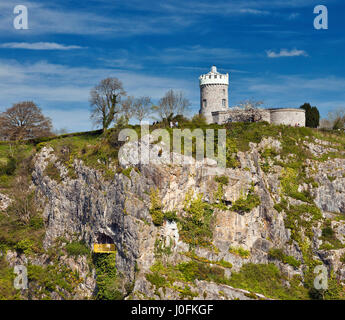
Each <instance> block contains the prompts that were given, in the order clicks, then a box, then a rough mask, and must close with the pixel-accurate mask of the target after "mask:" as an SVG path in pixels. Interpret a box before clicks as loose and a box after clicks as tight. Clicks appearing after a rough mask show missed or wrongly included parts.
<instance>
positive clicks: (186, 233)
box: [179, 192, 213, 247]
mask: <svg viewBox="0 0 345 320" xmlns="http://www.w3.org/2000/svg"><path fill="white" fill-rule="evenodd" d="M192 198H193V192H188V193H187V195H186V199H185V205H184V215H183V218H181V219H179V223H180V226H181V230H180V235H181V238H182V240H183V241H184V242H186V243H189V244H191V245H192V246H202V247H210V246H212V237H213V233H212V230H211V223H212V220H213V210H212V209H211V207H210V205H209V204H207V203H206V202H204V201H203V200H202V194H199V195H198V196H197V197H196V198H195V199H192Z"/></svg>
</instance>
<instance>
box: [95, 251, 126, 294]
mask: <svg viewBox="0 0 345 320" xmlns="http://www.w3.org/2000/svg"><path fill="white" fill-rule="evenodd" d="M115 256H116V254H115V253H110V254H108V253H97V254H94V255H93V263H94V265H95V268H96V274H97V278H96V283H97V294H96V298H97V299H99V300H122V299H123V294H122V293H121V291H120V290H119V288H120V285H119V281H118V278H117V271H116V263H115Z"/></svg>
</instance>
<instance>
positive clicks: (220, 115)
mask: <svg viewBox="0 0 345 320" xmlns="http://www.w3.org/2000/svg"><path fill="white" fill-rule="evenodd" d="M211 115H212V121H211V122H212V123H217V124H223V123H226V122H239V121H247V122H257V121H267V122H268V123H273V124H277V125H278V124H285V125H291V126H299V127H305V111H304V110H303V109H292V108H289V109H283V108H282V109H254V110H245V109H241V108H230V109H227V110H221V111H219V110H217V111H214V112H211Z"/></svg>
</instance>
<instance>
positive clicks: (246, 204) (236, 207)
mask: <svg viewBox="0 0 345 320" xmlns="http://www.w3.org/2000/svg"><path fill="white" fill-rule="evenodd" d="M260 203H261V201H260V197H259V196H258V195H257V194H255V193H254V187H251V188H250V189H249V192H248V195H247V197H246V198H244V197H241V198H239V199H237V200H236V201H235V202H234V203H233V205H232V207H231V210H233V211H235V212H239V213H244V212H250V211H252V210H253V209H254V208H255V207H257V206H258V205H260Z"/></svg>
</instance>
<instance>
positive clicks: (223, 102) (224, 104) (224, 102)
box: [222, 99, 226, 107]
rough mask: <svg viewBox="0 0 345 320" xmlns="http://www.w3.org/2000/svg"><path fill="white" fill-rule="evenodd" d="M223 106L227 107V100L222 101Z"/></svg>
mask: <svg viewBox="0 0 345 320" xmlns="http://www.w3.org/2000/svg"><path fill="white" fill-rule="evenodd" d="M222 106H223V107H225V106H226V99H223V100H222Z"/></svg>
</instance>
